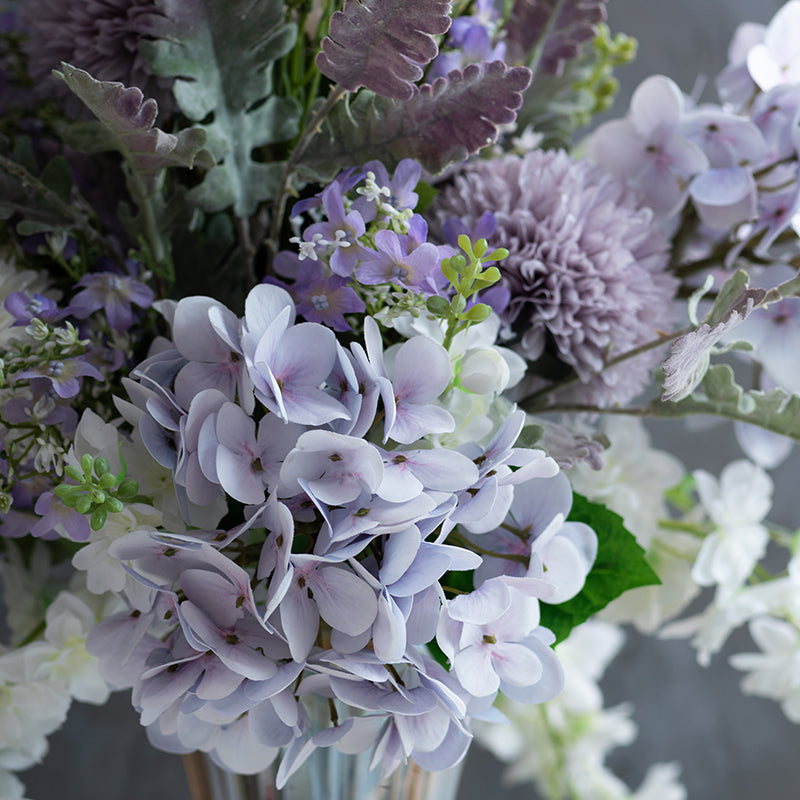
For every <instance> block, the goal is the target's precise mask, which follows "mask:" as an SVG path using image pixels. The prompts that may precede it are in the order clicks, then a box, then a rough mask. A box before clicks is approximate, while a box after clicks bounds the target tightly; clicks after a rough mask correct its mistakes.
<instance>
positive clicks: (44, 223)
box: [0, 156, 85, 236]
mask: <svg viewBox="0 0 800 800" xmlns="http://www.w3.org/2000/svg"><path fill="white" fill-rule="evenodd" d="M54 160H55V159H54ZM51 163H52V162H51ZM48 166H49V165H48ZM35 169H36V167H35V165H34V170H35ZM59 170H60V168H59V167H53V168H51V172H50V174H49V175H48V180H50V181H51V182H55V183H57V184H59V190H60V191H64V190H65V189H66V183H65V182H64V181H63V180H59V179H57V178H56V173H57V172H58V171H59ZM70 181H71V179H70ZM70 187H71V182H70ZM14 214H19V215H21V217H22V219H21V220H20V221H19V222H18V223H17V230H18V231H19V233H20V234H21V235H23V236H29V235H30V234H31V233H43V232H47V231H57V230H64V229H72V228H74V227H75V226H76V225H81V224H82V223H84V222H85V218H84V217H83V216H82V215H81V214H80V212H78V211H77V210H75V209H72V208H71V207H70V206H69V204H68V203H66V202H65V201H64V200H62V198H61V196H60V194H59V192H57V191H55V190H54V189H51V188H50V187H49V186H47V185H46V184H45V183H44V181H43V180H41V179H40V178H37V177H36V175H35V174H34V173H33V172H31V171H30V170H28V169H27V168H26V167H25V166H23V164H22V163H20V162H18V161H11V160H10V159H7V158H4V157H2V156H0V219H9V218H10V217H12V216H13V215H14Z"/></svg>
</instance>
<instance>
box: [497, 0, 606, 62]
mask: <svg viewBox="0 0 800 800" xmlns="http://www.w3.org/2000/svg"><path fill="white" fill-rule="evenodd" d="M605 3H606V0H516V2H515V3H514V7H513V9H512V11H511V16H510V18H509V20H508V23H507V24H506V25H505V28H504V30H505V33H506V35H507V39H506V44H507V46H508V50H509V61H512V62H516V63H518V62H520V61H522V62H531V63H533V64H534V65H535V71H536V72H537V73H538V72H544V73H546V74H548V75H560V74H561V72H562V71H563V68H564V62H565V61H568V60H570V59H573V58H575V57H576V56H577V55H578V53H579V52H580V49H581V45H582V44H583V43H584V42H587V41H589V40H590V39H593V38H594V37H595V36H596V35H597V23H599V22H603V21H604V20H605V18H606V8H605Z"/></svg>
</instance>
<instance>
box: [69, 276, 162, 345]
mask: <svg viewBox="0 0 800 800" xmlns="http://www.w3.org/2000/svg"><path fill="white" fill-rule="evenodd" d="M78 286H82V287H84V288H83V291H82V292H78V294H76V295H75V297H73V298H72V305H71V309H72V313H73V314H75V316H76V317H78V318H79V319H83V318H84V317H88V316H89V315H90V314H91V313H93V312H94V311H98V310H99V309H101V308H102V309H105V313H106V317H107V318H108V324H109V325H110V326H111V327H112V329H113V330H115V331H120V332H124V331H127V330H128V329H129V328H130V327H131V325H133V313H132V310H131V303H133V304H134V305H137V306H139V307H140V308H149V307H150V305H151V304H152V302H153V291H152V289H150V288H149V287H148V286H145V285H144V284H143V283H140V282H139V281H136V280H134V279H133V278H131V277H129V276H127V275H116V274H114V273H113V272H97V273H93V274H90V275H84V276H83V278H81V279H80V280H79V281H78Z"/></svg>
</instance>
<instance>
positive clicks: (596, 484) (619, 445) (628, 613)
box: [569, 416, 700, 633]
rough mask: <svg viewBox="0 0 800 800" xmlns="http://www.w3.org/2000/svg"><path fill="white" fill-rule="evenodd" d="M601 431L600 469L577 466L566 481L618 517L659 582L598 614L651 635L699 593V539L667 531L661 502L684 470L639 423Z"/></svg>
mask: <svg viewBox="0 0 800 800" xmlns="http://www.w3.org/2000/svg"><path fill="white" fill-rule="evenodd" d="M600 430H601V432H602V433H603V434H604V435H605V436H606V437H607V438H608V441H609V442H610V445H609V446H608V447H607V448H606V449H605V450H604V451H603V464H602V467H601V468H600V469H591V468H590V467H589V466H588V465H587V464H586V463H585V462H579V463H577V464H576V465H575V466H574V467H573V468H572V469H571V470H570V471H569V479H570V483H571V484H572V486H573V488H574V489H575V491H576V492H580V493H581V494H583V495H585V496H586V497H588V498H589V499H590V500H595V501H597V502H599V503H603V504H604V505H606V506H607V507H608V508H610V509H611V510H612V511H615V512H616V513H617V514H619V515H620V516H621V517H622V519H623V522H624V523H625V527H626V528H627V530H629V531H630V532H631V533H632V534H633V535H634V536H635V537H636V541H637V542H638V543H639V545H640V546H641V547H642V548H643V549H644V550H645V553H646V557H647V562H648V563H649V564H650V566H651V567H652V568H653V569H654V570H655V572H656V574H657V575H658V577H659V579H660V581H661V583H660V584H657V585H655V586H642V587H639V588H636V589H631V590H630V591H628V592H625V594H624V595H622V596H621V597H619V598H617V599H616V600H614V601H613V602H612V603H611V604H610V605H609V606H608V607H607V608H606V609H604V610H603V612H602V615H603V618H604V619H606V620H611V621H613V622H616V623H620V624H622V623H632V624H633V625H635V626H636V628H637V629H638V630H640V631H642V632H643V633H653V632H654V631H656V630H657V629H658V628H659V627H660V626H661V625H662V624H663V623H664V622H665V621H666V620H668V619H670V618H671V617H674V616H675V615H677V614H678V613H680V611H682V610H683V609H684V608H685V607H686V606H687V605H688V604H689V602H690V601H691V600H692V599H693V598H694V597H695V596H696V594H697V593H698V591H699V589H698V587H697V584H696V582H695V580H693V574H692V564H693V563H694V560H695V558H696V556H697V552H698V549H699V547H700V544H699V541H698V538H697V537H696V536H693V535H692V534H691V533H687V532H686V531H685V530H675V529H674V528H672V527H670V525H669V517H670V510H669V507H668V504H667V502H666V498H665V494H666V492H667V490H669V489H671V488H673V487H674V486H677V485H678V484H679V483H680V481H681V480H682V478H683V477H684V474H685V470H684V467H683V465H682V464H681V463H680V461H679V460H678V459H677V458H676V457H675V456H674V455H672V454H671V453H668V452H666V451H664V450H659V449H657V448H654V447H653V446H652V443H651V438H650V434H649V433H648V431H647V429H646V428H645V426H644V424H643V423H642V422H641V420H638V419H636V418H634V417H623V416H612V417H607V418H606V419H605V420H604V423H603V424H602V426H601V427H600ZM643 465H646V468H644V469H643Z"/></svg>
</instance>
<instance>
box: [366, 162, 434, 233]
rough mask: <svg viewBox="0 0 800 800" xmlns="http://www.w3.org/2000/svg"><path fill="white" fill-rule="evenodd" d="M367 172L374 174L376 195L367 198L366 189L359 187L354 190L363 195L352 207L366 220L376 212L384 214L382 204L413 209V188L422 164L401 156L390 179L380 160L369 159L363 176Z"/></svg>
mask: <svg viewBox="0 0 800 800" xmlns="http://www.w3.org/2000/svg"><path fill="white" fill-rule="evenodd" d="M370 173H372V175H373V176H374V178H373V179H374V182H375V185H377V186H378V187H379V189H380V193H379V195H378V196H377V197H374V198H370V197H369V195H368V193H367V192H366V190H365V189H363V188H359V189H356V192H357V193H358V194H360V195H361V196H362V197H361V198H359V199H357V200H356V201H355V203H354V208H356V209H358V211H360V212H361V215H362V216H363V218H364V221H365V222H371V221H372V220H373V219H374V218H375V217H376V215H377V213H378V211H381V212H383V213H386V210H387V209H385V208H383V206H384V205H386V206H388V207H389V208H390V209H392V210H393V211H399V212H402V211H406V210H413V209H414V208H416V206H417V203H418V202H419V196H418V195H417V193H416V192H415V191H414V189H416V187H417V184H418V183H419V179H420V175H421V174H422V167H421V166H420V165H419V164H418V163H417V162H416V161H413V160H412V159H410V158H404V159H402V160H401V161H400V163H399V164H398V165H397V166H396V167H395V170H394V175H393V176H392V177H391V178H389V173H388V172H387V170H386V167H384V166H383V164H381V162H380V161H369V162H367V163H366V164H364V167H363V171H362V175H364V174H366V175H369V174H370ZM382 198H384V199H382Z"/></svg>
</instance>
